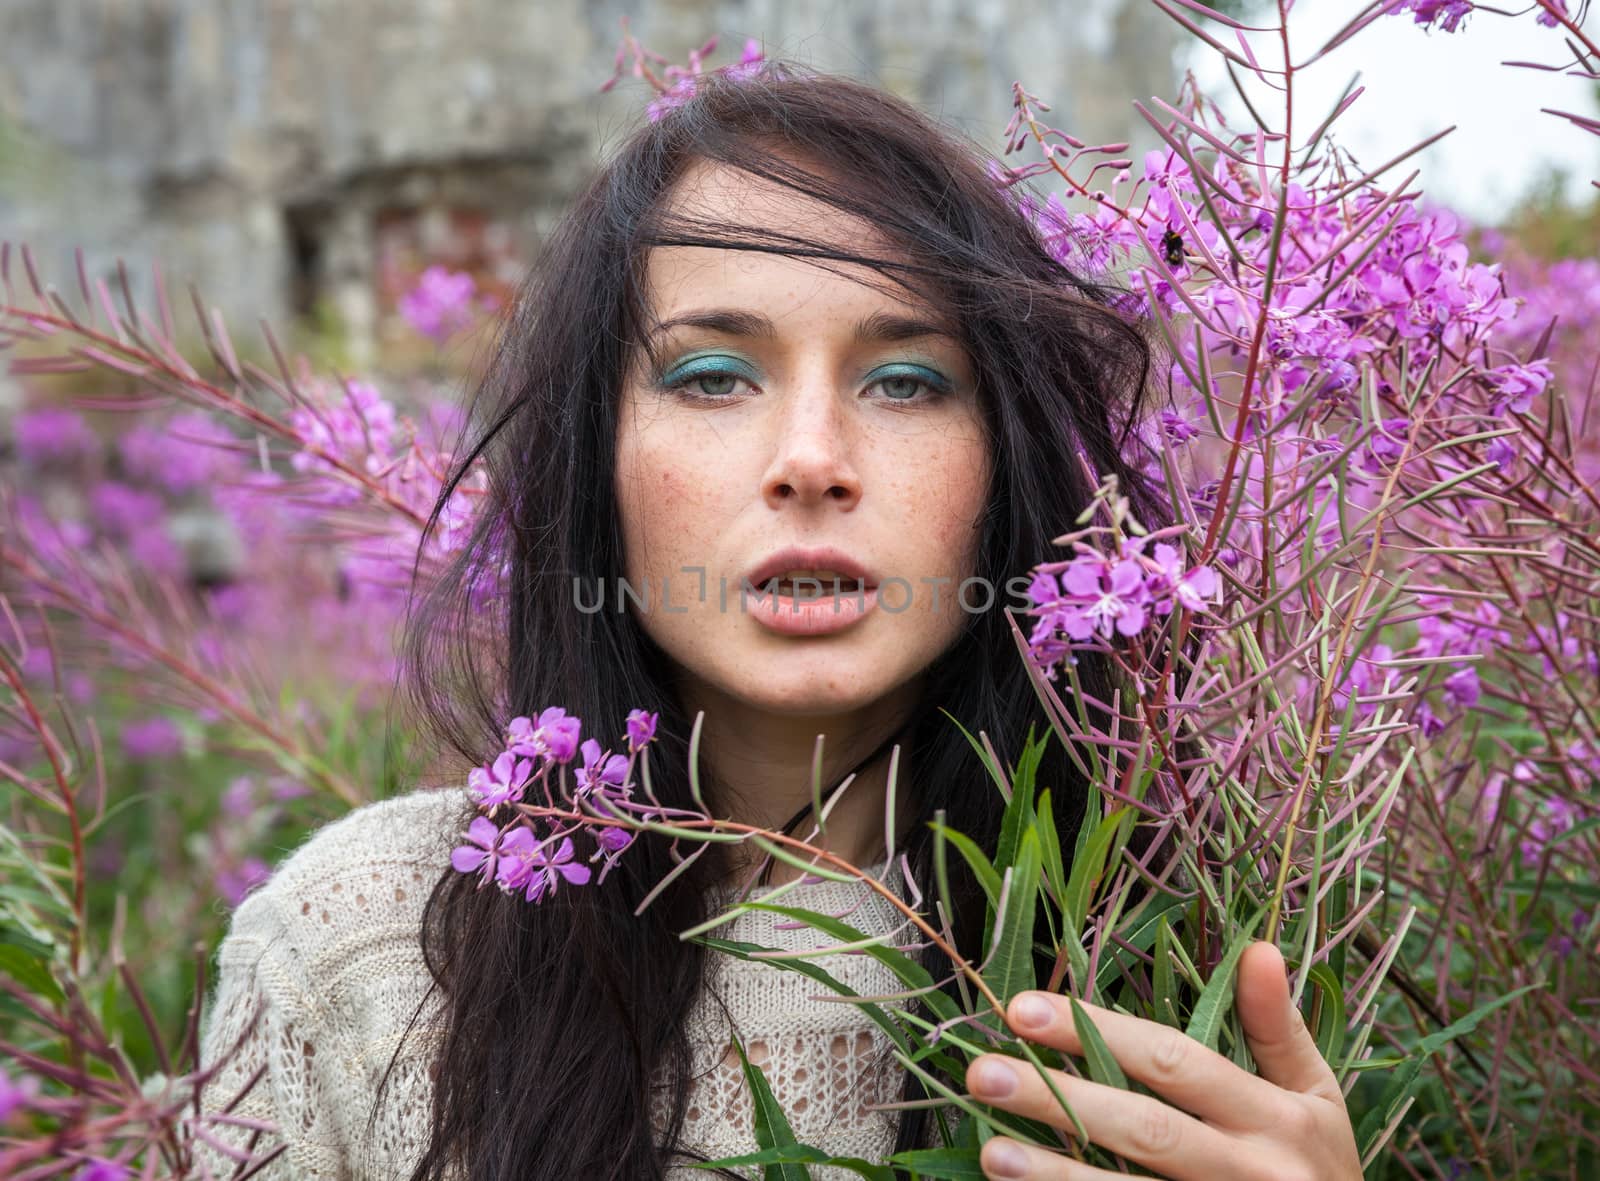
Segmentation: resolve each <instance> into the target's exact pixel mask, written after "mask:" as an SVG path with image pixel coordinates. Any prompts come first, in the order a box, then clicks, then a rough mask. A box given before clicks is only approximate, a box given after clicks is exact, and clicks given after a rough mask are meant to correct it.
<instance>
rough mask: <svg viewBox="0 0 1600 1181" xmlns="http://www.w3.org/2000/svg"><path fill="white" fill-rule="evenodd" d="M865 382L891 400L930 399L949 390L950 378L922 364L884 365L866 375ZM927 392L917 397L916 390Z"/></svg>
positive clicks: (911, 400) (912, 400)
mask: <svg viewBox="0 0 1600 1181" xmlns="http://www.w3.org/2000/svg"><path fill="white" fill-rule="evenodd" d="M867 384H868V385H869V386H873V385H876V386H878V387H880V388H881V389H882V390H883V393H884V397H885V398H887V399H888V400H889V401H891V402H916V401H931V400H933V399H934V398H937V397H939V396H940V395H941V394H947V393H949V392H950V388H951V387H950V380H949V378H947V377H945V376H944V374H942V373H939V372H937V371H936V370H933V369H929V368H927V367H925V366H922V365H908V364H900V365H885V366H883V367H882V368H880V369H874V370H873V371H872V372H871V373H869V374H868V375H867ZM919 389H925V390H926V391H927V393H926V394H925V395H924V396H922V397H920V398H919V397H918V393H917V391H918V390H919Z"/></svg>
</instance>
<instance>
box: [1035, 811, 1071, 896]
mask: <svg viewBox="0 0 1600 1181" xmlns="http://www.w3.org/2000/svg"><path fill="white" fill-rule="evenodd" d="M1053 805H1054V801H1053V800H1052V799H1051V798H1050V789H1049V788H1048V787H1047V788H1045V789H1044V791H1043V792H1041V793H1040V795H1039V806H1038V809H1037V811H1036V813H1035V823H1036V824H1037V826H1038V829H1039V851H1040V853H1042V854H1043V856H1044V878H1045V881H1047V882H1049V883H1050V890H1051V892H1052V893H1053V894H1054V895H1055V896H1056V898H1057V899H1058V900H1060V899H1064V898H1066V896H1067V871H1066V863H1065V862H1063V861H1062V860H1061V836H1060V834H1059V833H1057V832H1056V814H1055V810H1054V806H1053Z"/></svg>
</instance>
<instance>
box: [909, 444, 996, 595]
mask: <svg viewBox="0 0 1600 1181" xmlns="http://www.w3.org/2000/svg"><path fill="white" fill-rule="evenodd" d="M925 470H928V471H930V472H942V473H943V475H942V478H940V479H938V481H937V483H934V484H930V485H926V486H923V487H921V488H919V489H918V498H919V501H920V503H922V504H923V505H925V506H927V507H928V508H929V509H932V510H933V511H932V512H931V513H930V514H929V516H930V522H929V523H930V525H931V526H932V528H931V529H930V536H931V538H932V539H933V540H935V541H936V543H937V545H938V547H939V550H940V552H941V553H942V554H943V555H945V557H946V559H947V561H946V563H945V565H947V566H949V567H961V568H963V569H970V568H971V567H972V566H973V564H974V563H975V561H976V558H977V545H978V536H979V523H980V521H981V519H982V517H983V511H984V507H985V505H986V504H987V502H988V496H989V454H988V447H987V445H986V444H985V443H984V441H983V439H982V438H981V436H980V437H977V438H971V437H963V438H957V439H952V440H950V442H949V444H948V446H947V449H946V450H945V452H944V454H943V455H941V456H940V461H939V462H938V463H937V464H930V465H928V466H927V468H926V469H925Z"/></svg>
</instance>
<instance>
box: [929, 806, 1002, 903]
mask: <svg viewBox="0 0 1600 1181" xmlns="http://www.w3.org/2000/svg"><path fill="white" fill-rule="evenodd" d="M928 825H929V827H930V828H933V829H935V830H936V831H940V832H943V833H944V837H945V839H946V840H947V841H949V842H950V843H951V844H953V845H954V846H955V847H956V848H957V849H958V850H959V851H960V853H961V856H962V857H964V858H966V862H967V864H968V865H970V866H971V867H972V872H973V875H974V876H975V877H976V878H977V879H978V883H979V884H980V885H981V886H983V892H984V893H985V894H987V895H988V896H989V905H990V906H994V905H995V904H996V903H997V902H999V900H1000V875H999V873H997V872H996V871H995V868H994V866H993V865H992V864H990V861H989V858H988V857H986V856H985V855H984V852H983V850H982V849H980V848H978V843H977V842H976V841H974V840H973V839H972V838H971V837H969V836H967V835H966V834H965V833H962V832H957V831H956V830H955V829H953V828H951V827H950V826H949V825H948V824H945V823H944V822H943V821H938V820H930V821H929V822H928Z"/></svg>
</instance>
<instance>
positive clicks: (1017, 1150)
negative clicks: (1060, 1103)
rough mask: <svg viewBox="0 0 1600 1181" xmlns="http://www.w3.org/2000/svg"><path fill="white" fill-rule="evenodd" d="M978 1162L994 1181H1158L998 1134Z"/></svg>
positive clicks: (983, 1150) (987, 1175)
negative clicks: (1024, 1179) (1089, 1162)
mask: <svg viewBox="0 0 1600 1181" xmlns="http://www.w3.org/2000/svg"><path fill="white" fill-rule="evenodd" d="M978 1164H979V1166H980V1167H981V1168H982V1169H983V1175H984V1176H985V1177H990V1178H993V1181H1014V1179H1016V1178H1027V1181H1058V1179H1059V1181H1113V1179H1115V1181H1155V1178H1153V1177H1145V1176H1142V1175H1140V1174H1137V1173H1114V1172H1112V1171H1111V1170H1110V1169H1097V1168H1095V1167H1094V1166H1093V1165H1086V1164H1084V1163H1083V1162H1082V1161H1078V1160H1073V1159H1072V1158H1071V1157H1069V1156H1063V1155H1061V1154H1060V1153H1059V1152H1051V1151H1050V1150H1049V1149H1048V1148H1040V1147H1038V1146H1037V1145H1034V1144H1023V1143H1021V1142H1020V1141H1017V1140H1013V1139H1011V1138H1010V1137H1009V1136H996V1137H994V1138H993V1139H992V1140H990V1141H989V1142H988V1143H987V1144H985V1145H984V1146H983V1149H982V1151H981V1152H979V1153H978Z"/></svg>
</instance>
